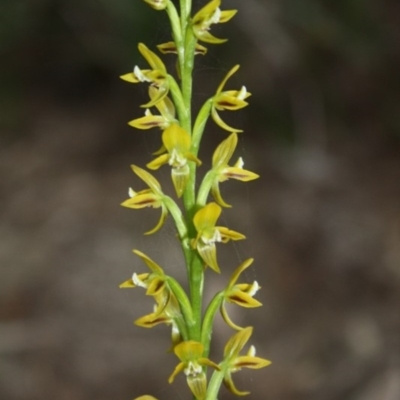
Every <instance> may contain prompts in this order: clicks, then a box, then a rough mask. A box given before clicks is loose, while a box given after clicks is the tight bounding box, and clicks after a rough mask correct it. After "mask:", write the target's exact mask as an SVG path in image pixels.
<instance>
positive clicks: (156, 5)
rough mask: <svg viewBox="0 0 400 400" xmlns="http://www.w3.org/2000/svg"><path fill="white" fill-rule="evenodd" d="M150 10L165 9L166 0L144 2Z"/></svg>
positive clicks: (146, 0) (147, 0)
mask: <svg viewBox="0 0 400 400" xmlns="http://www.w3.org/2000/svg"><path fill="white" fill-rule="evenodd" d="M144 1H145V2H146V3H147V4H148V5H149V6H150V7H151V8H154V9H155V10H164V9H165V8H166V7H167V4H168V0H144Z"/></svg>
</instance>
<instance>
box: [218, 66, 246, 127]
mask: <svg viewBox="0 0 400 400" xmlns="http://www.w3.org/2000/svg"><path fill="white" fill-rule="evenodd" d="M238 69H239V65H235V66H234V67H233V68H232V69H231V70H230V71H229V72H228V73H227V74H226V76H225V78H224V79H223V80H222V82H221V83H220V85H219V86H218V89H217V92H216V93H215V96H214V97H213V98H212V99H213V105H212V108H211V116H212V118H213V120H214V122H215V123H216V124H217V125H219V126H220V127H221V128H222V129H225V130H226V131H228V132H242V131H241V130H240V129H236V128H232V127H231V126H229V125H227V124H226V123H225V122H224V121H223V120H222V119H221V117H220V116H219V114H218V111H223V110H232V111H233V110H240V109H241V108H243V107H246V106H247V105H248V104H249V103H247V102H246V101H245V100H246V99H247V98H248V97H250V96H251V93H249V92H248V91H247V90H246V87H245V86H242V88H241V89H240V90H227V91H222V90H223V88H224V87H225V84H226V82H227V81H228V79H229V78H230V77H231V76H232V75H233V74H234V73H235V72H236V71H237V70H238Z"/></svg>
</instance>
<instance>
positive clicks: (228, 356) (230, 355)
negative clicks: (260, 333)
mask: <svg viewBox="0 0 400 400" xmlns="http://www.w3.org/2000/svg"><path fill="white" fill-rule="evenodd" d="M252 332H253V328H252V327H251V326H249V327H247V328H244V329H243V330H241V331H239V332H238V333H236V334H235V335H233V336H232V337H231V338H230V339H229V341H228V343H227V344H226V346H225V349H224V361H223V363H222V364H223V365H221V368H222V369H223V371H224V384H225V386H226V387H227V389H228V390H230V391H231V392H232V393H233V394H235V395H236V396H245V395H246V394H249V393H250V392H241V391H239V390H238V389H236V387H235V385H234V383H233V381H232V376H231V374H232V373H233V372H236V371H240V370H241V369H242V368H250V369H260V368H264V367H267V366H268V365H270V364H271V361H268V360H266V359H264V358H260V357H255V354H256V349H255V347H254V346H251V347H250V349H249V351H248V352H247V354H246V355H245V356H239V353H240V351H241V350H242V349H243V347H244V346H245V344H246V343H247V342H248V340H249V339H250V336H251V334H252Z"/></svg>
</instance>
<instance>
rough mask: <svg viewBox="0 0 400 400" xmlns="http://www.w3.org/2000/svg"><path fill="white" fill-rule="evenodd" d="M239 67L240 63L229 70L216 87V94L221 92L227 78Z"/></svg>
mask: <svg viewBox="0 0 400 400" xmlns="http://www.w3.org/2000/svg"><path fill="white" fill-rule="evenodd" d="M239 68H240V65H238V64H237V65H235V66H234V67H233V68H231V70H230V71H229V72H228V73H227V74H226V75H225V77H224V79H223V80H222V82H221V83H220V84H219V86H218V89H217V94H219V93H221V92H222V89H223V88H224V86H225V84H226V82H227V81H228V79H229V78H230V77H231V76H232V75H233V74H234V73H235V72H236V71H237V70H238V69H239Z"/></svg>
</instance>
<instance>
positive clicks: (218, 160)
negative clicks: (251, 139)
mask: <svg viewBox="0 0 400 400" xmlns="http://www.w3.org/2000/svg"><path fill="white" fill-rule="evenodd" d="M237 141H238V138H237V134H236V133H232V134H231V135H230V136H229V137H228V138H227V139H225V140H224V141H223V142H222V143H221V144H220V145H219V146H218V147H217V148H216V150H215V151H214V154H213V158H212V169H213V171H214V173H215V178H214V181H213V184H212V187H211V193H212V195H213V196H214V199H215V201H216V202H217V203H218V204H219V205H221V206H223V207H231V206H230V205H229V204H227V203H225V201H224V200H223V198H222V197H221V193H220V190H219V183H220V182H224V181H226V180H228V179H237V180H239V181H243V182H248V181H251V180H253V179H257V178H258V177H259V175H257V174H255V173H254V172H251V171H248V170H246V169H243V165H244V162H243V159H242V157H239V159H238V160H237V161H236V163H235V165H234V166H233V167H230V166H229V165H228V162H229V160H230V159H231V157H232V155H233V153H234V151H235V148H236V145H237Z"/></svg>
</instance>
